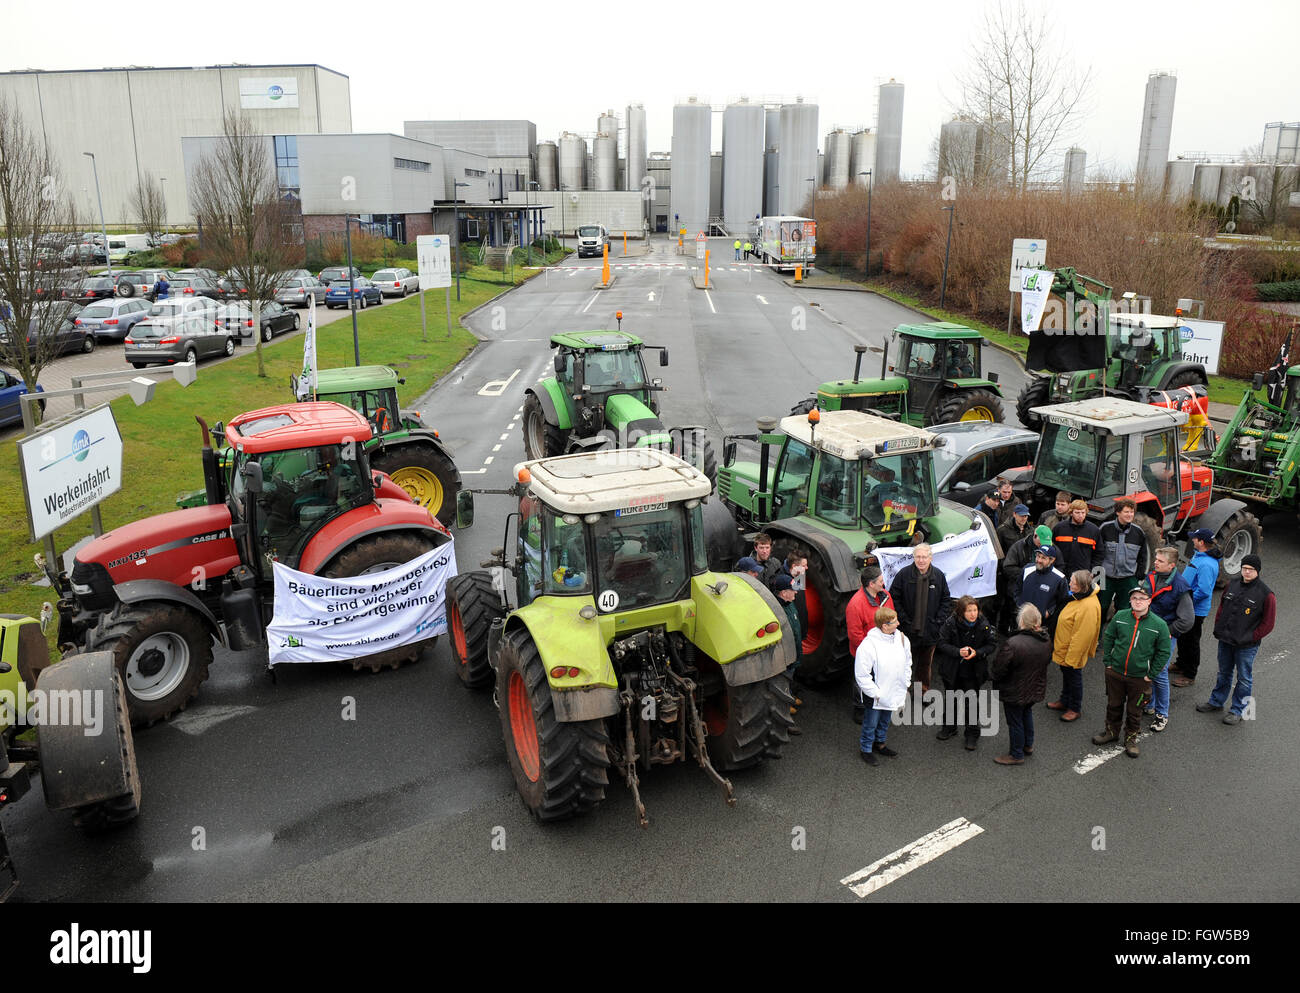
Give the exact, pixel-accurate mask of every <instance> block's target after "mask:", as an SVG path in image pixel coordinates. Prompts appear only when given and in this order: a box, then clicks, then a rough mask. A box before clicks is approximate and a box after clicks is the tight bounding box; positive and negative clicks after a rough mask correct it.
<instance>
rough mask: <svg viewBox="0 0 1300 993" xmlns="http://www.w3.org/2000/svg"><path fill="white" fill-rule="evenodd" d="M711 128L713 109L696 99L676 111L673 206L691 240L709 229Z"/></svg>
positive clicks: (671, 178) (680, 104)
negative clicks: (699, 232)
mask: <svg viewBox="0 0 1300 993" xmlns="http://www.w3.org/2000/svg"><path fill="white" fill-rule="evenodd" d="M712 125H713V111H712V109H711V108H710V107H709V105H708V104H706V103H700V102H699V101H697V100H696V99H695V98H694V97H691V99H690V102H688V103H679V104H677V105H676V106H674V107H673V150H672V165H671V170H670V173H669V175H670V180H669V181H670V183H671V185H672V206H673V213H674V214H675V215H677V222H678V224H679V225H680V226H681V227H684V228H686V233H687V234H688V235H691V236H693V235H695V233H696V232H698V231H706V230H707V229H708V226H709V163H710V144H711V142H712V140H713V138H712ZM670 223H671V222H670Z"/></svg>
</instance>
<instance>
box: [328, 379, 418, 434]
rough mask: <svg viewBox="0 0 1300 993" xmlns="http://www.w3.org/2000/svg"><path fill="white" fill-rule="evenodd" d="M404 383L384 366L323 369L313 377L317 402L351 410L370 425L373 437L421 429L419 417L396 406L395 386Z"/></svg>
mask: <svg viewBox="0 0 1300 993" xmlns="http://www.w3.org/2000/svg"><path fill="white" fill-rule="evenodd" d="M405 382H406V380H405V379H402V378H400V377H398V375H397V373H396V372H395V371H394V370H392V369H390V368H389V367H388V366H383V365H363V366H356V367H347V368H343V369H322V370H320V371H319V372H318V373H317V374H316V399H317V400H331V401H333V402H334V403H341V404H342V405H343V406H345V407H351V408H352V409H353V410H355V411H356V412H357V413H358V414H360V415H361V416H362V417H364V418H365V419H366V420H367V421H369V422H370V427H371V429H372V430H373V431H374V433H375V434H376V435H381V434H388V433H390V432H392V431H396V430H398V429H400V428H418V427H421V426H422V425H421V424H420V421H419V417H418V415H415V414H412V413H408V412H404V411H402V410H401V409H400V408H399V406H398V403H397V387H398V386H400V385H402V384H403V383H405Z"/></svg>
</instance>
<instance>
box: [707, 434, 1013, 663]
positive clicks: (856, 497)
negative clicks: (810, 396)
mask: <svg viewBox="0 0 1300 993" xmlns="http://www.w3.org/2000/svg"><path fill="white" fill-rule="evenodd" d="M741 441H746V442H751V443H754V442H756V443H757V444H758V445H759V454H758V461H757V462H741V461H737V459H736V449H737V443H738V442H741ZM944 442H945V439H944V438H943V437H942V436H940V435H935V434H931V433H930V432H929V431H924V430H922V429H920V428H915V427H911V426H909V425H906V424H899V423H898V422H896V421H893V420H890V419H888V418H884V417H879V416H876V415H873V414H868V413H865V412H863V411H856V410H833V411H826V412H825V413H821V412H820V411H817V410H813V411H810V412H809V414H808V416H806V417H802V416H798V415H791V416H789V417H786V418H783V419H782V420H781V422H780V428H779V430H778V426H777V421H776V419H775V418H762V419H760V420H759V422H758V433H757V434H754V435H731V436H728V437H726V438H724V439H723V466H722V468H721V469H719V470H718V495H719V496H720V497H721V498H722V502H723V504H724V505H725V506H726V507H727V508H728V509H729V510H730V511H731V513H732V516H733V517H734V518H735V521H736V524H737V526H738V527H739V528H740V530H742V531H746V532H750V531H757V530H763V531H767V532H768V533H770V534H771V535H772V536H773V538H774V539H775V540H774V546H773V550H772V554H773V555H774V556H775V557H777V558H782V559H783V558H785V556H786V555H788V554H789V553H790V552H792V551H797V552H799V553H800V554H802V555H805V556H807V558H808V572H807V589H806V592H805V602H806V606H807V612H808V630H807V631H805V632H804V637H803V662H802V663H801V664H800V668H799V675H800V678H801V679H808V680H812V681H824V680H827V679H830V678H831V677H833V676H835V675H837V674H838V673H840V672H842V671H844V670H845V669H847V668H849V667H850V666H851V665H852V662H853V660H852V657H851V656H850V655H849V648H848V630H847V628H846V626H845V618H844V611H845V607H846V606H847V605H848V602H849V599H850V598H851V597H852V596H853V594H854V593H856V592H857V591H858V589H860V588H861V583H860V579H859V570H860V566H861V565H863V564H864V563H867V562H870V561H872V559H873V553H874V551H875V550H877V549H879V548H882V547H889V546H897V545H904V546H906V545H916V544H920V543H921V542H923V541H924V542H934V543H937V542H940V541H942V540H944V539H945V538H948V537H951V536H955V535H959V534H961V533H962V532H966V531H971V530H974V531H981V530H982V531H983V532H984V533H985V534H986V535H987V539H988V540H987V543H984V544H981V545H980V548H979V549H976V550H975V552H974V554H973V555H972V557H971V559H970V562H971V563H972V567H971V569H969V570H968V571H969V578H970V579H971V580H972V581H974V580H976V579H980V578H981V577H984V576H987V575H993V576H996V560H997V559H998V558H1000V557H1001V555H1002V551H1001V547H1000V545H999V543H998V538H997V534H996V528H995V527H994V525H993V522H992V521H990V520H989V519H988V518H987V517H986V516H985V515H984V514H983V513H982V512H981V511H979V510H977V509H972V508H970V507H964V506H962V505H961V504H957V503H950V502H949V501H947V500H943V499H940V498H939V497H937V496H936V495H935V485H934V467H933V452H934V450H935V449H937V448H940V447H942V446H943V444H944ZM949 584H950V586H951V588H952V590H953V594H954V595H957V596H960V595H961V594H963V593H966V592H971V591H973V589H974V587H972V590H968V589H967V588H966V585H967V579H966V578H964V577H962V576H957V575H955V574H950V575H949Z"/></svg>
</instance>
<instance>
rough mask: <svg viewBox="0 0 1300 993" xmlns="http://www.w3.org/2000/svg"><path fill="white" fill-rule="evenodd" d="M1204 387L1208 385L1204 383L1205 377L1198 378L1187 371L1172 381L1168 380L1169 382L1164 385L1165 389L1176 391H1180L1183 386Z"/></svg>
mask: <svg viewBox="0 0 1300 993" xmlns="http://www.w3.org/2000/svg"><path fill="white" fill-rule="evenodd" d="M1206 385H1208V384H1207V383H1206V382H1205V377H1203V376H1198V375H1197V374H1196V373H1194V372H1192V371H1190V370H1189V371H1187V372H1180V373H1179V374H1178V375H1177V376H1175V377H1174V378H1173V379H1171V380H1169V382H1168V383H1167V384H1165V389H1166V390H1176V389H1180V388H1181V387H1183V386H1206Z"/></svg>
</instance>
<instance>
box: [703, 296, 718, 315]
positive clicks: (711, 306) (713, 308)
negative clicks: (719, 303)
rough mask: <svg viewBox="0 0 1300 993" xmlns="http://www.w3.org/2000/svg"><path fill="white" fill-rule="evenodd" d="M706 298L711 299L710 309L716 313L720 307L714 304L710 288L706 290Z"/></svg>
mask: <svg viewBox="0 0 1300 993" xmlns="http://www.w3.org/2000/svg"><path fill="white" fill-rule="evenodd" d="M704 299H705V300H707V301H709V310H711V311H713V312H714V313H715V314H716V313H717V312H718V308H717V307H715V306H713V297H711V296H709V291H708V290H705V291H704Z"/></svg>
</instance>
